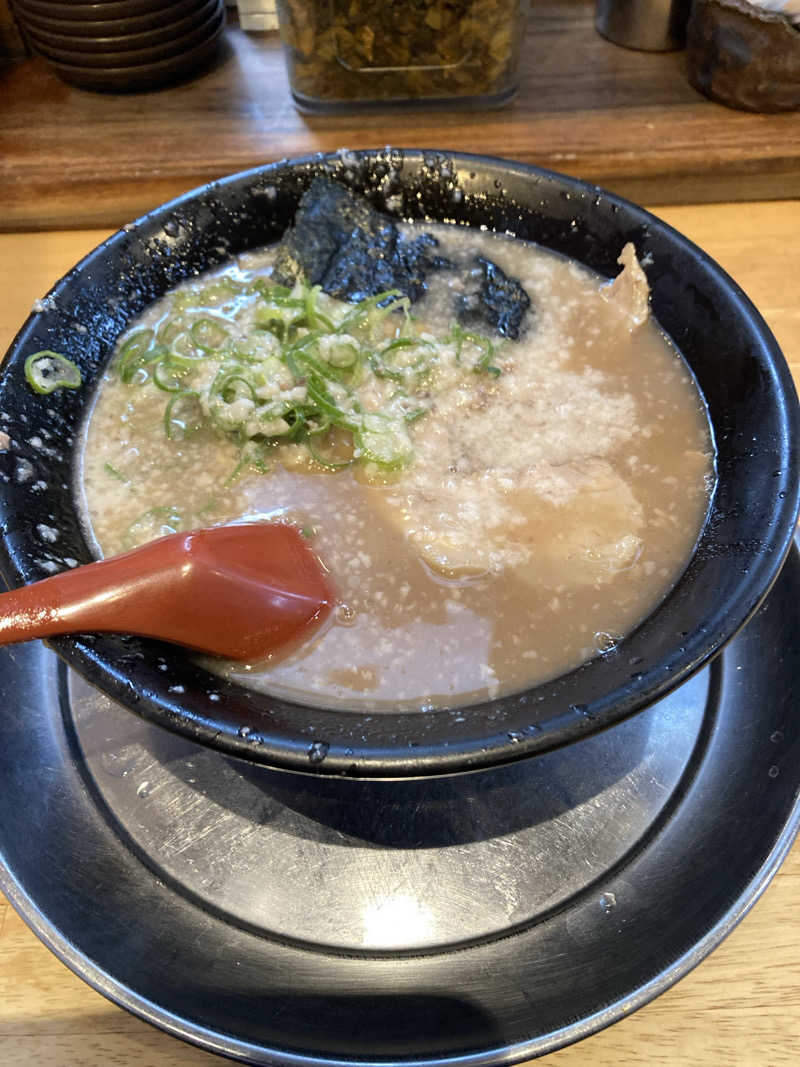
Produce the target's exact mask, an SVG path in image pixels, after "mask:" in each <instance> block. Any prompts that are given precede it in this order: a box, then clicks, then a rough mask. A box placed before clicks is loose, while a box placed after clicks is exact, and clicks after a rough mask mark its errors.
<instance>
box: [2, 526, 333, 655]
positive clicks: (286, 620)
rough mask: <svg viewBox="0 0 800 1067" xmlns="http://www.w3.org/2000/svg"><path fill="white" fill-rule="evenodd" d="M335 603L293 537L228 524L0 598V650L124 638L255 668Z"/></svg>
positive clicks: (314, 562)
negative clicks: (76, 638)
mask: <svg viewBox="0 0 800 1067" xmlns="http://www.w3.org/2000/svg"><path fill="white" fill-rule="evenodd" d="M334 603H335V594H334V593H333V590H332V588H331V585H330V583H329V580H328V575H327V572H326V571H325V570H324V568H323V567H322V565H321V564H320V562H319V560H318V559H317V558H316V556H315V555H314V554H313V552H312V551H311V549H310V548H309V546H308V543H307V542H306V540H305V539H304V538H303V537H302V536H301V535H300V533H299V531H298V530H296V529H295V528H294V527H293V526H289V525H287V524H285V523H241V524H237V523H234V524H231V525H230V526H217V527H212V528H210V529H206V530H196V531H194V532H193V533H178V534H170V535H169V536H167V537H161V538H159V539H158V540H157V541H150V542H148V543H147V544H145V545H142V546H141V547H140V548H135V549H133V551H131V552H127V553H125V554H124V555H121V556H112V557H111V558H109V559H104V560H99V561H98V562H95V563H88V564H86V565H85V566H83V567H75V568H74V569H73V570H68V571H62V572H61V573H60V574H56V575H53V576H52V577H50V578H44V579H43V580H42V581H40V582H34V583H33V584H32V585H26V586H22V587H21V588H19V589H15V590H13V591H12V592H10V593H4V594H0V645H3V644H12V643H13V642H15V641H27V640H30V639H31V638H35V637H52V636H54V635H56V634H66V633H80V632H87V631H100V632H114V633H130V634H137V635H139V636H140V637H156V638H160V639H161V640H164V641H172V642H174V643H175V644H179V645H183V646H185V647H186V648H192V649H196V650H197V651H200V652H207V653H210V654H212V655H217V656H224V657H226V658H229V659H238V660H246V661H250V662H254V661H257V660H263V659H265V658H266V657H268V656H271V655H272V654H273V652H274V651H275V650H276V649H279V648H282V647H284V646H287V645H289V644H292V643H295V642H297V641H299V640H300V639H301V638H302V637H304V636H306V635H307V633H308V632H309V631H310V630H311V629H312V628H314V627H315V626H317V625H318V624H319V623H320V622H322V620H323V619H324V618H325V617H326V616H327V615H328V613H329V611H330V609H331V607H332V605H333V604H334Z"/></svg>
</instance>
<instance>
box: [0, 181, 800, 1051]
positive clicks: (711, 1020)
mask: <svg viewBox="0 0 800 1067" xmlns="http://www.w3.org/2000/svg"><path fill="white" fill-rule="evenodd" d="M658 214H660V215H661V216H662V217H663V218H665V219H666V220H667V221H668V222H670V223H672V224H673V225H674V226H676V227H677V228H678V229H679V230H682V231H683V232H684V233H686V234H687V235H688V236H689V237H691V238H692V239H693V240H695V241H697V242H698V243H699V244H700V245H702V246H703V247H704V248H705V249H706V250H707V251H708V252H710V253H711V255H712V256H714V257H715V258H716V259H717V260H718V261H719V262H720V263H721V264H722V265H723V266H724V267H726V268H727V270H728V271H729V272H730V273H731V274H732V275H733V276H734V278H736V280H737V281H738V282H739V283H740V284H741V285H742V286H743V288H744V289H745V291H747V292H748V293H749V295H750V296H751V297H752V298H753V300H754V301H755V302H756V304H757V305H758V306H759V308H760V310H761V311H762V313H763V314H764V316H765V317H766V319H767V321H768V322H769V323H770V325H771V326H772V329H773V330H774V332H775V334H776V336H777V337H778V340H779V341H780V342H781V344H782V346H783V349H784V352H785V353H786V355H787V357H788V359H789V362H790V365H791V366H792V370H793V373H794V375H795V379H796V380H798V381H800V305H799V304H798V300H797V288H796V279H797V278H800V204H798V203H797V202H792V201H786V202H783V203H748V204H738V205H735V204H720V205H716V206H705V207H697V206H694V207H679V208H672V209H667V210H660V211H659V212H658ZM104 236H105V234H104V233H101V232H91V231H89V232H87V231H84V232H64V233H41V234H36V235H5V236H0V292H2V293H3V300H2V301H0V351H5V348H6V347H7V345H8V343H9V342H10V340H11V338H12V336H13V334H14V332H15V331H16V329H17V327H18V326H19V325H20V324H21V323H22V321H23V319H24V317H25V315H26V313H27V312H28V310H29V308H30V305H31V304H32V303H33V301H34V299H35V298H36V297H40V296H42V295H43V294H44V293H45V291H46V290H47V289H48V287H49V286H50V284H51V283H52V282H53V281H55V279H56V278H57V277H59V276H60V275H61V274H62V273H63V272H64V271H65V270H66V269H67V268H68V267H70V266H71V265H72V264H73V263H74V262H75V261H76V260H77V259H78V258H80V256H82V255H83V254H84V253H85V252H87V251H88V250H89V249H90V248H92V247H93V246H94V245H95V244H97V243H98V242H99V241H100V240H101V239H102V237H104ZM799 901H800V844H796V845H795V847H794V849H793V851H792V853H791V854H790V856H789V857H788V859H787V860H786V862H785V863H784V865H783V867H782V869H781V870H780V871H779V873H778V875H777V876H776V878H775V879H774V881H773V883H772V885H771V886H770V887H769V888H768V889H767V891H766V893H765V894H764V896H763V897H762V899H761V900H760V901H759V902H758V903H757V904H756V905H755V907H754V909H753V911H752V912H751V914H750V915H749V916H748V917H747V918H746V919H745V920H744V922H743V923H742V924H741V925H740V926H739V927H738V928H737V929H736V930H735V931H734V932H733V934H732V935H731V936H730V937H729V938H728V940H727V941H726V942H725V943H724V944H723V945H722V946H721V947H720V948H718V949H717V951H716V952H715V953H713V954H712V956H711V957H710V958H709V959H707V960H706V961H705V962H704V963H702V964H701V965H700V967H698V968H697V969H696V970H695V971H694V972H693V973H692V974H690V975H689V976H687V977H686V978H684V979H683V980H682V981H681V982H679V983H678V985H677V986H675V987H674V988H673V989H671V990H669V991H668V992H667V993H665V994H664V995H663V996H661V997H660V998H658V999H657V1000H656V1001H654V1002H653V1003H652V1004H650V1005H648V1006H647V1007H645V1008H643V1009H642V1010H641V1011H639V1012H637V1013H636V1014H635V1015H633V1016H631V1017H630V1018H627V1019H625V1020H623V1021H622V1022H620V1023H617V1024H616V1025H615V1026H613V1027H611V1028H610V1029H608V1030H606V1031H604V1032H602V1033H600V1034H597V1035H595V1036H593V1037H591V1038H588V1039H587V1040H586V1041H584V1042H582V1043H581V1044H579V1045H575V1046H572V1047H571V1048H567V1049H564V1050H562V1051H560V1052H556V1053H553V1054H551V1055H550V1056H547V1057H545V1058H544V1059H543V1060H541V1061H539V1062H541V1063H543V1064H546V1065H547V1067H620V1065H625V1067H636V1065H639V1064H641V1065H645V1064H646V1065H648V1067H783V1065H785V1067H790V1065H791V1067H794V1065H795V1064H796V1063H797V1049H798V1047H800V904H799V903H798V902H799ZM221 1062H222V1061H221V1060H219V1059H218V1058H217V1057H216V1056H212V1055H210V1054H208V1053H205V1052H201V1051H199V1050H197V1049H195V1048H192V1047H190V1046H187V1045H183V1044H181V1043H180V1042H179V1041H177V1040H176V1039H174V1038H172V1037H169V1036H167V1035H165V1034H163V1033H161V1032H159V1031H156V1030H154V1029H152V1028H151V1027H150V1026H148V1025H147V1024H146V1023H144V1022H142V1021H140V1020H139V1019H137V1018H134V1017H132V1016H130V1015H128V1014H126V1013H125V1012H124V1011H123V1010H122V1009H120V1008H117V1007H116V1006H114V1005H112V1004H110V1003H109V1002H107V1001H105V1000H104V999H103V998H102V997H101V996H100V995H99V994H97V993H95V992H94V991H93V990H91V989H90V988H89V987H88V986H85V985H84V984H83V983H82V982H81V981H80V980H79V979H78V978H76V977H75V976H74V975H73V974H71V973H70V972H69V971H68V970H67V968H66V967H65V966H63V965H62V964H61V963H60V962H59V961H58V960H57V959H56V958H55V957H54V956H52V955H51V954H50V953H49V952H48V950H47V949H45V948H44V947H43V946H42V945H41V944H40V943H39V942H38V941H37V939H36V938H35V937H34V935H33V934H32V933H31V932H30V931H29V930H28V929H27V927H26V926H25V925H24V924H23V922H22V920H21V919H20V918H19V917H18V916H17V915H16V914H15V912H14V911H13V910H12V908H11V907H10V906H9V905H8V904H7V903H6V901H5V900H4V899H3V898H2V896H0V1064H2V1067H32V1065H35V1067H131V1065H134V1064H136V1065H141V1067H201V1065H208V1067H212V1065H213V1064H221Z"/></svg>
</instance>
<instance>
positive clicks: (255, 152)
mask: <svg viewBox="0 0 800 1067" xmlns="http://www.w3.org/2000/svg"><path fill="white" fill-rule="evenodd" d="M226 33H227V52H226V54H225V55H224V56H223V58H222V59H221V61H220V63H219V64H218V65H217V66H216V68H215V69H213V70H211V71H208V72H207V73H204V74H202V75H201V76H199V77H197V78H196V79H195V80H194V81H192V82H189V83H187V84H184V85H176V86H174V87H171V88H167V89H163V90H160V91H158V92H154V93H132V94H129V95H118V96H114V95H108V94H102V93H90V92H85V91H83V90H80V89H74V88H71V87H70V86H68V85H66V84H65V83H63V82H61V81H60V80H59V79H58V78H57V77H56V76H55V75H54V74H53V73H51V72H50V70H49V68H48V67H47V65H46V63H45V61H44V60H43V59H32V60H25V61H22V62H17V63H11V64H9V65H7V66H6V68H5V69H3V68H2V66H0V229H5V230H11V229H17V230H23V229H49V228H56V227H61V228H63V227H65V226H70V225H71V226H110V227H116V226H118V225H120V224H121V223H122V222H124V221H126V220H127V219H131V218H135V217H137V216H138V215H139V214H141V213H142V212H143V211H144V210H145V209H146V208H147V207H148V206H151V205H153V204H156V203H160V202H162V201H164V200H168V199H170V198H171V197H173V196H176V195H178V194H179V193H182V192H185V191H186V190H187V189H191V188H194V187H195V186H197V185H201V184H203V183H204V182H206V181H208V180H210V179H212V178H217V177H219V176H220V175H223V174H229V173H233V172H234V171H237V170H244V169H246V168H248V167H252V166H256V165H258V164H261V163H265V162H272V161H274V160H276V159H280V158H283V157H284V156H289V157H291V156H297V155H303V154H305V153H311V152H317V151H335V150H336V149H338V148H341V147H348V148H374V147H376V146H379V147H382V146H383V145H385V144H387V143H388V144H392V145H395V146H399V147H418V148H441V149H459V150H462V151H467V152H481V153H484V154H486V155H499V156H507V157H509V158H511V159H518V160H521V161H523V162H526V163H537V164H539V165H540V166H544V167H550V168H551V169H554V170H560V171H565V172H566V173H568V174H573V175H576V176H578V177H581V178H584V179H586V180H588V181H592V182H595V183H596V184H598V185H604V186H606V187H607V188H610V189H611V190H612V191H614V192H616V193H619V194H621V195H623V196H628V197H630V198H631V199H633V200H636V201H637V202H639V203H651V204H652V203H660V204H665V203H696V202H699V201H706V200H714V201H717V200H726V199H729V200H733V199H736V200H742V199H756V198H760V199H774V198H784V197H790V196H793V197H798V196H800V120H799V119H798V115H797V114H796V113H795V114H792V113H787V114H782V115H755V114H750V113H747V112H742V111H734V110H731V109H729V108H725V107H723V106H721V105H720V104H716V103H713V102H712V101H710V100H708V99H706V97H704V96H702V95H701V94H700V93H698V92H696V91H695V90H694V89H693V88H692V87H691V86H690V85H689V83H688V82H687V78H686V54H685V52H664V53H652V52H632V51H630V50H628V49H624V48H618V47H616V46H615V45H613V44H611V43H610V42H609V41H606V40H605V39H604V38H602V37H600V36H599V34H598V33H597V32H596V31H595V29H594V0H535V2H534V3H533V5H532V11H531V16H530V21H529V27H528V33H527V37H526V40H525V42H524V46H523V58H522V67H521V78H520V90H519V94H518V96H517V98H516V100H514V101H513V102H512V103H511V104H510V105H509V106H506V107H504V108H501V109H500V110H496V111H486V110H461V111H455V110H453V109H449V110H446V111H443V110H442V109H431V110H424V111H419V110H416V111H408V110H405V111H404V110H397V111H389V112H384V111H380V112H362V113H360V114H358V116H357V117H356V118H355V119H354V117H353V115H327V116H310V115H301V114H299V113H298V112H297V110H296V109H295V107H294V105H293V103H292V100H291V96H290V94H289V92H288V86H287V80H286V74H285V70H284V62H283V55H282V52H281V47H280V42H279V40H278V38H277V35H275V34H271V35H264V34H261V35H248V34H245V33H243V32H242V31H241V30H239V29H238V28H237V27H236V26H233V25H232V26H230V27H229V28H228V30H227V31H226ZM120 212H121V214H120Z"/></svg>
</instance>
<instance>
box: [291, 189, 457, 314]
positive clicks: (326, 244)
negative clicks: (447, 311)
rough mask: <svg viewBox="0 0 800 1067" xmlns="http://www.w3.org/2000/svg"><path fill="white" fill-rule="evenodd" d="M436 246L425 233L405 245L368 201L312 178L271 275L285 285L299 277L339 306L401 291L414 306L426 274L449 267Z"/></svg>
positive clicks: (422, 290) (423, 288)
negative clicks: (317, 286)
mask: <svg viewBox="0 0 800 1067" xmlns="http://www.w3.org/2000/svg"><path fill="white" fill-rule="evenodd" d="M438 243H439V242H438V241H437V240H436V238H435V237H434V236H433V235H432V234H429V233H423V234H421V235H420V236H419V237H415V238H414V239H413V240H411V241H409V240H407V239H406V238H405V237H403V235H402V234H401V233H400V231H399V230H398V228H397V226H396V225H395V223H394V221H393V220H392V219H391V218H389V216H388V215H382V214H381V213H380V212H379V211H376V210H375V209H374V208H373V207H372V206H371V205H370V204H368V203H367V201H366V200H364V199H362V198H361V197H358V196H354V195H353V193H351V192H350V191H349V190H348V189H345V188H344V187H343V186H341V185H337V183H336V182H334V181H331V180H330V179H328V178H316V179H315V180H314V181H313V182H312V183H311V185H310V187H309V188H308V190H307V191H306V192H305V193H304V194H303V197H302V199H301V200H300V205H299V207H298V209H297V214H296V216H295V221H294V226H293V227H292V229H290V230H289V231H287V233H286V234H285V235H284V238H283V240H282V241H281V244H280V247H279V249H278V256H277V260H276V264H275V272H276V276H277V279H278V281H280V282H282V283H283V284H288V285H290V284H292V283H293V282H294V281H296V280H297V278H298V277H299V276H300V275H301V274H302V275H304V276H305V278H306V279H307V281H309V282H310V283H311V284H312V285H320V286H322V288H323V290H324V291H325V292H326V293H329V294H330V295H331V296H335V297H337V298H338V299H339V300H349V301H353V302H356V301H359V300H364V299H365V298H366V297H369V296H376V295H377V294H378V293H383V292H385V291H386V290H387V289H399V290H400V292H401V293H403V294H405V295H406V296H407V297H408V298H409V299H410V300H412V301H415V300H419V298H420V297H421V296H422V295H423V294H424V293H425V290H426V289H427V285H426V283H425V277H426V275H427V273H428V272H429V271H431V270H438V269H441V268H442V267H449V266H450V265H451V264H450V263H449V262H448V260H446V259H444V258H443V257H442V256H438V255H436V254H435V252H434V249H435V248H436V247H437V245H438Z"/></svg>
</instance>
